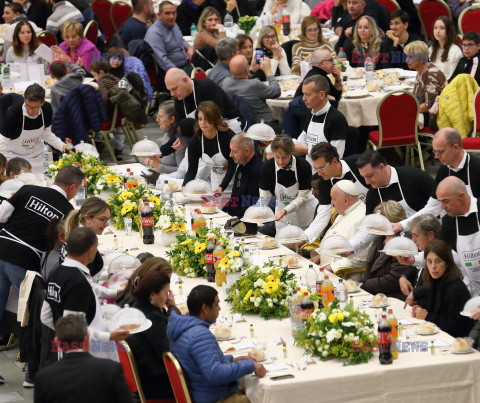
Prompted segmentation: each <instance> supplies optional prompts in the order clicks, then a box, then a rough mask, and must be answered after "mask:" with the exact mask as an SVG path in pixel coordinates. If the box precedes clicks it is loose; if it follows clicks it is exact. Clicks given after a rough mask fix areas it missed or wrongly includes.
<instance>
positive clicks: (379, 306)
mask: <svg viewBox="0 0 480 403" xmlns="http://www.w3.org/2000/svg"><path fill="white" fill-rule="evenodd" d="M387 306H390V304H389V303H388V302H387V303H386V304H381V305H373V304H372V303H371V302H370V305H369V307H370V308H386V307H387Z"/></svg>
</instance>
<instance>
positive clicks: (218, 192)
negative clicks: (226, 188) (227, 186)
mask: <svg viewBox="0 0 480 403" xmlns="http://www.w3.org/2000/svg"><path fill="white" fill-rule="evenodd" d="M222 192H223V189H222V188H221V187H220V186H219V187H218V188H216V189H215V191H214V192H213V195H214V196H215V197H220V196H221V195H222Z"/></svg>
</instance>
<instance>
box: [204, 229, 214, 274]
mask: <svg viewBox="0 0 480 403" xmlns="http://www.w3.org/2000/svg"><path fill="white" fill-rule="evenodd" d="M214 249H215V244H214V243H213V238H208V244H207V247H206V248H205V264H206V266H207V281H208V282H209V283H213V282H214V281H215V265H214V263H213V250H214Z"/></svg>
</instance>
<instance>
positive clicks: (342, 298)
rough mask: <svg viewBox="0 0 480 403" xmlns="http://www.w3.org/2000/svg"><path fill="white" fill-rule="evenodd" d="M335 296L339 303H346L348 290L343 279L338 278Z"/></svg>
mask: <svg viewBox="0 0 480 403" xmlns="http://www.w3.org/2000/svg"><path fill="white" fill-rule="evenodd" d="M335 298H336V299H337V301H338V302H340V304H346V303H347V301H348V290H347V287H345V284H344V283H343V279H339V280H338V285H337V289H336V290H335Z"/></svg>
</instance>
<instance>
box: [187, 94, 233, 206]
mask: <svg viewBox="0 0 480 403" xmlns="http://www.w3.org/2000/svg"><path fill="white" fill-rule="evenodd" d="M195 118H196V120H197V124H196V126H195V127H196V133H195V137H194V138H192V139H191V141H190V143H189V146H188V159H189V167H188V171H187V174H186V175H185V180H184V185H186V184H187V183H188V182H189V181H190V180H192V179H194V178H195V176H196V175H197V170H198V161H202V162H203V163H204V164H205V165H206V166H207V167H208V169H209V170H210V182H211V185H212V189H213V192H214V196H215V197H217V198H218V199H216V201H215V202H216V203H217V205H218V206H219V207H223V206H224V205H225V204H226V203H227V202H228V200H229V199H230V195H231V193H232V188H233V180H232V179H233V176H234V174H235V168H236V164H235V162H234V161H233V159H232V158H231V157H230V156H229V154H230V139H231V138H232V137H233V136H234V135H235V133H234V132H233V131H232V130H230V129H228V126H227V125H226V122H225V120H224V119H223V118H222V115H221V112H220V108H219V107H218V106H217V105H216V104H214V103H213V102H211V101H205V102H202V103H201V104H200V105H199V106H198V108H197V110H196V112H195ZM207 142H208V143H207ZM222 150H223V152H222Z"/></svg>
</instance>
